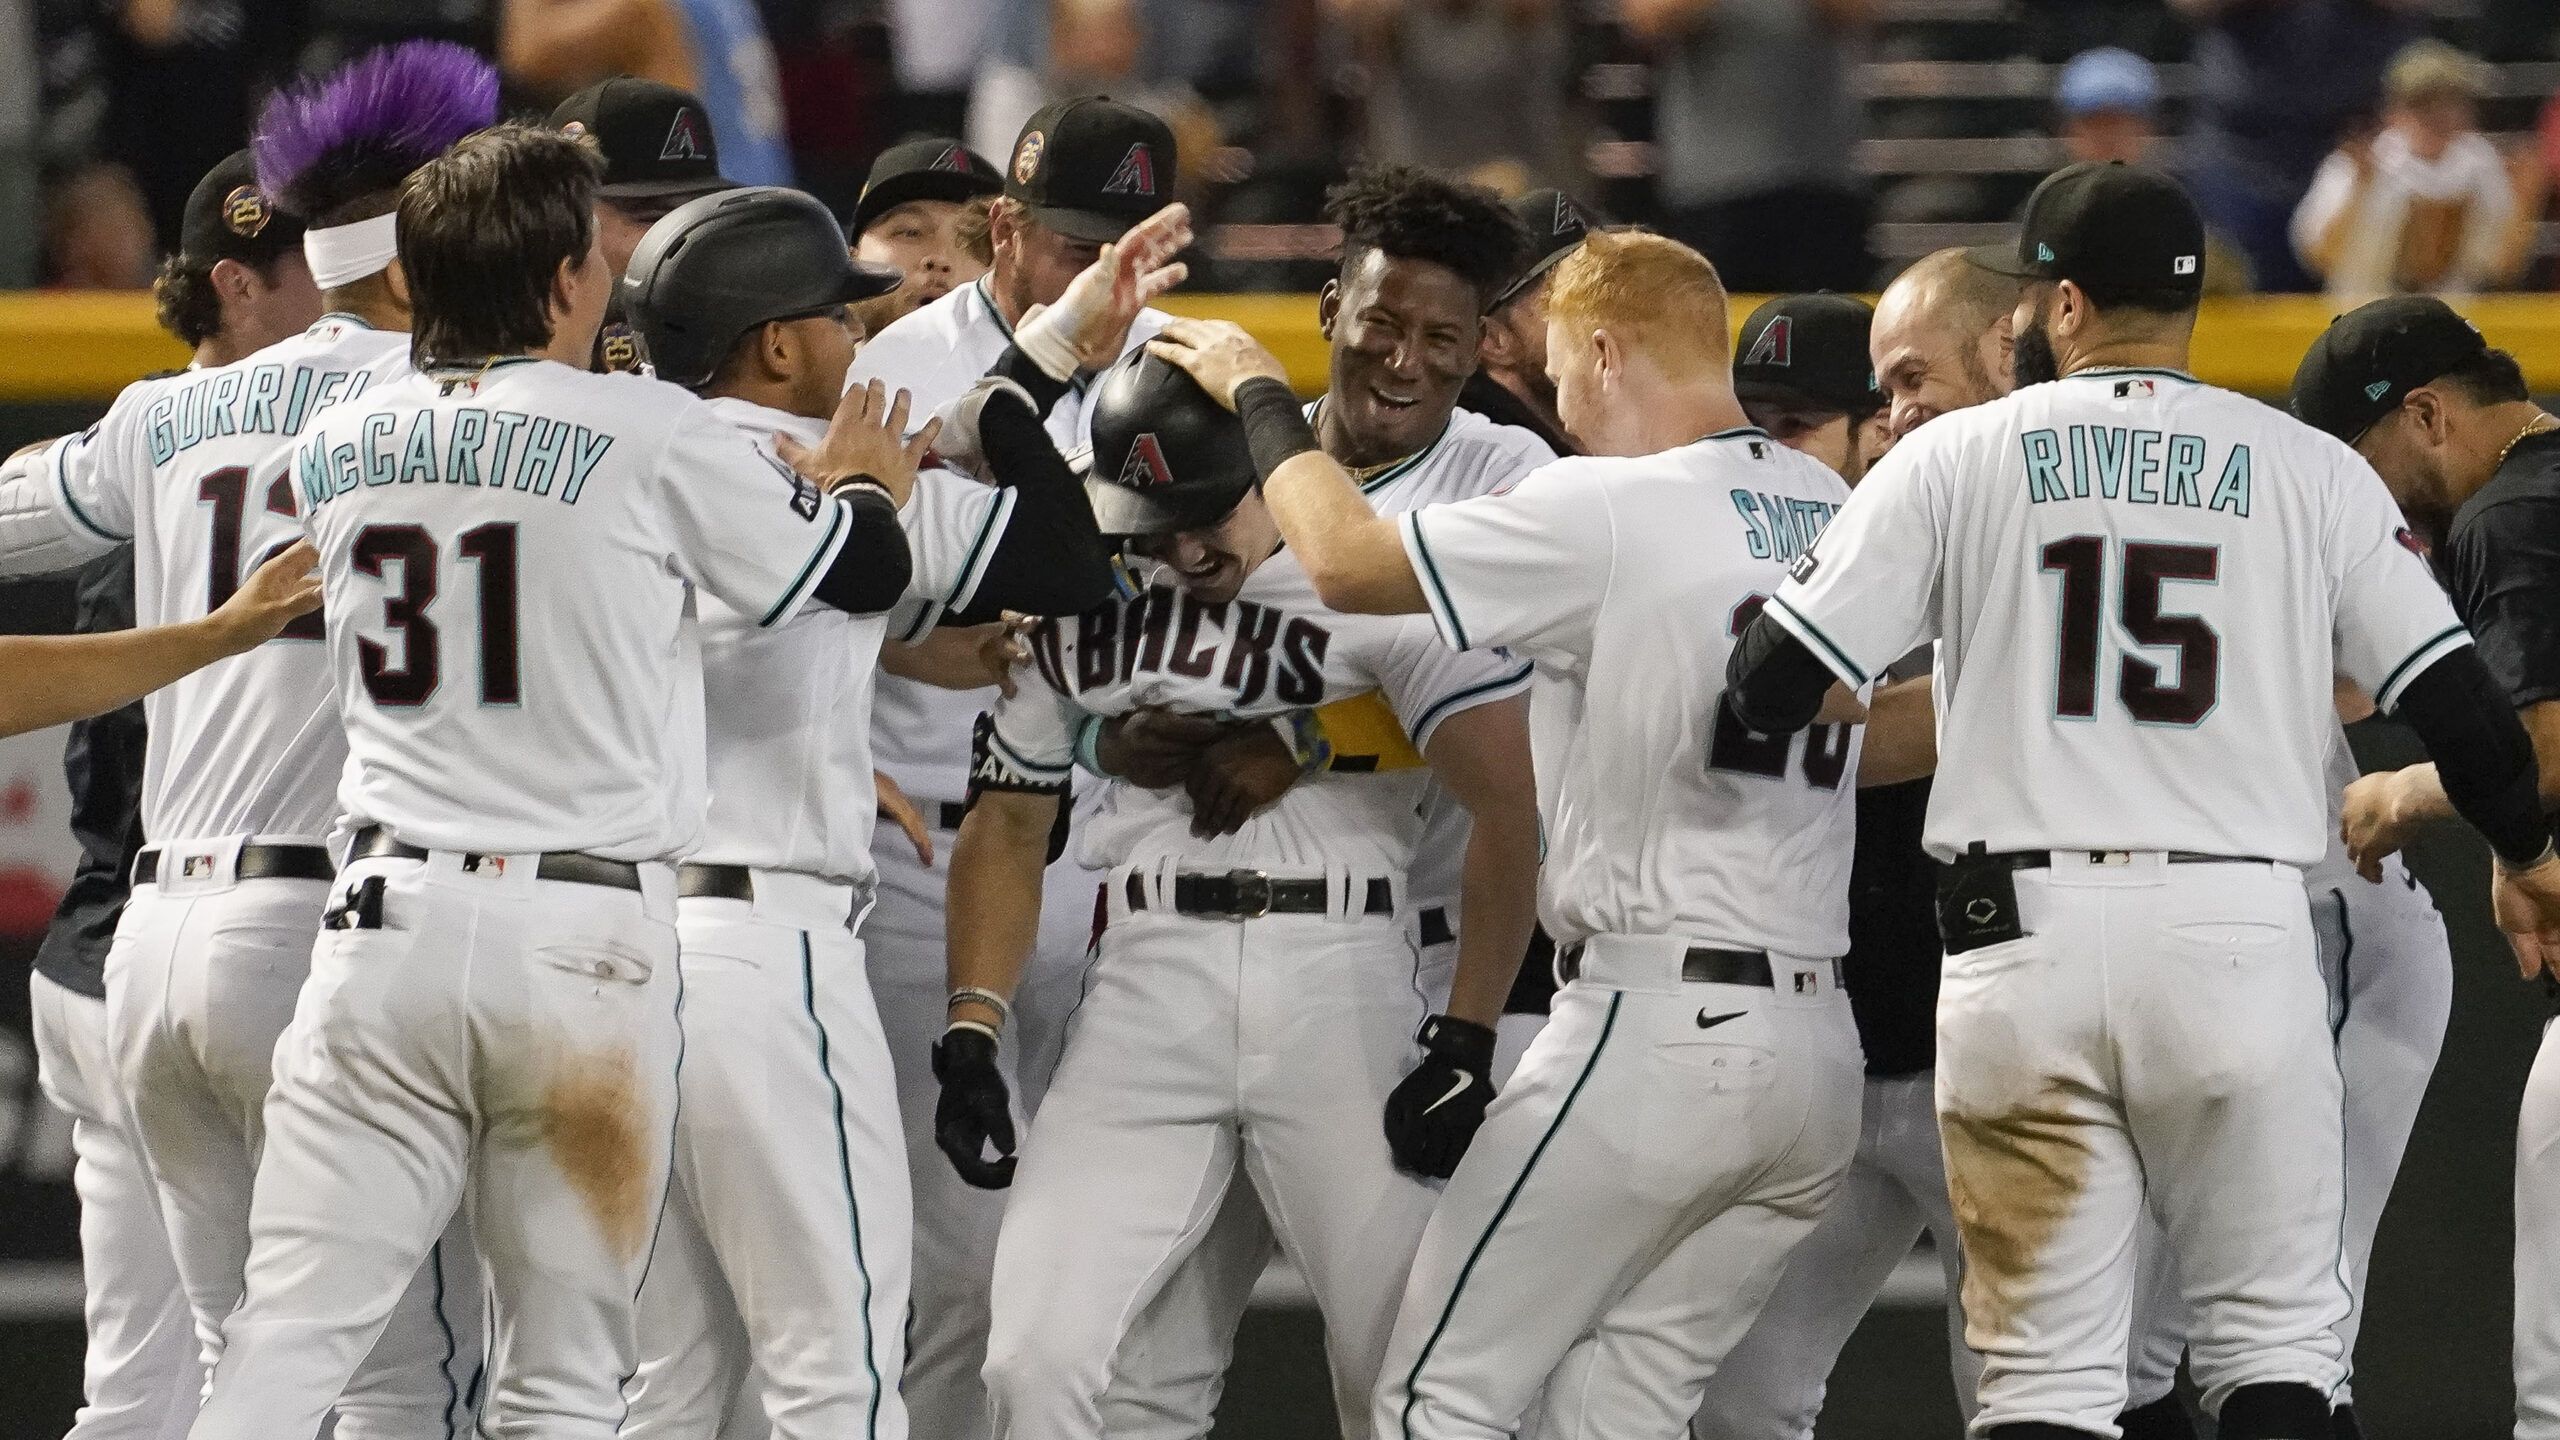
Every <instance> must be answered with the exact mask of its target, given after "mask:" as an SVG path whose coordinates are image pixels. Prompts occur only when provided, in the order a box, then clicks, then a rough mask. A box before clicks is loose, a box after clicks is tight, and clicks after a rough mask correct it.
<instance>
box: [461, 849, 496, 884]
mask: <svg viewBox="0 0 2560 1440" xmlns="http://www.w3.org/2000/svg"><path fill="white" fill-rule="evenodd" d="M462 873H463V874H465V875H488V876H491V877H494V878H496V879H500V880H503V879H505V878H506V876H507V857H506V856H504V855H465V856H463V857H462Z"/></svg>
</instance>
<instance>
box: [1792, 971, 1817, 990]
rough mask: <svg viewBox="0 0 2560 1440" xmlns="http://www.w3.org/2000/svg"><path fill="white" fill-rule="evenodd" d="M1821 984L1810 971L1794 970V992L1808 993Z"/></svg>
mask: <svg viewBox="0 0 2560 1440" xmlns="http://www.w3.org/2000/svg"><path fill="white" fill-rule="evenodd" d="M1821 984H1822V982H1821V981H1819V980H1816V979H1815V978H1814V977H1813V973H1812V972H1811V971H1808V970H1799V971H1797V972H1796V993H1797V994H1799V995H1810V994H1812V993H1813V992H1814V991H1815V990H1816V989H1818V988H1820V987H1821Z"/></svg>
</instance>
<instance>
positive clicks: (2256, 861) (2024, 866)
mask: <svg viewBox="0 0 2560 1440" xmlns="http://www.w3.org/2000/svg"><path fill="white" fill-rule="evenodd" d="M2056 853H2057V852H2055V851H2052V850H2008V851H2003V852H2001V853H2000V854H1997V855H1959V856H1957V857H1956V858H1955V859H1953V860H1950V861H1948V862H1947V863H1948V864H1950V865H1987V866H1990V867H1992V868H1994V869H1999V870H2046V869H2050V868H2052V866H2053V857H2054V855H2055V854H2056ZM2058 853H2060V854H2064V855H2074V854H2081V853H2085V854H2087V855H2088V857H2089V861H2090V863H2091V864H2098V863H2102V860H2101V857H2104V856H2108V855H2145V854H2150V853H2153V852H2150V851H2145V850H2130V851H2128V850H2090V851H2086V852H2082V851H2074V850H2064V851H2060V852H2058ZM2169 863H2170V864H2172V865H2273V864H2275V863H2277V862H2275V861H2273V860H2270V859H2268V858H2267V857H2266V856H2264V855H2199V854H2197V853H2196V852H2195V851H2193V850H2172V851H2170V852H2169Z"/></svg>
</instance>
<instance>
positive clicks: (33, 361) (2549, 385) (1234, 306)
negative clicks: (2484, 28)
mask: <svg viewBox="0 0 2560 1440" xmlns="http://www.w3.org/2000/svg"><path fill="white" fill-rule="evenodd" d="M1756 303H1758V297H1754V296H1737V297H1735V299H1734V302H1733V319H1734V322H1735V324H1737V325H1739V324H1740V323H1741V320H1742V317H1743V316H1745V315H1747V314H1749V313H1750V312H1751V307H1752V306H1753V305H1755V304H1756ZM1164 308H1166V309H1168V310H1171V311H1173V312H1174V313H1176V314H1180V315H1198V316H1209V317H1214V318H1218V319H1225V320H1233V321H1235V322H1237V323H1238V324H1241V325H1243V326H1244V327H1246V328H1247V329H1249V330H1251V331H1253V332H1254V334H1256V335H1258V336H1260V337H1261V338H1262V341H1263V343H1264V344H1267V345H1269V346H1270V347H1271V348H1272V351H1273V352H1274V353H1275V354H1277V355H1278V356H1279V357H1280V359H1281V360H1282V362H1283V363H1285V364H1287V365H1288V367H1289V378H1290V380H1291V382H1292V383H1294V384H1295V385H1296V386H1297V388H1298V389H1299V390H1300V391H1302V392H1304V393H1306V394H1310V395H1312V394H1314V393H1316V392H1317V391H1319V390H1321V389H1323V388H1324V374H1325V342H1324V337H1323V335H1321V334H1320V333H1318V332H1317V330H1316V302H1315V297H1314V296H1312V295H1173V296H1168V297H1166V300H1165V307H1164ZM2460 308H2461V309H2462V311H2463V313H2465V314H2467V315H2469V316H2470V317H2471V318H2472V319H2473V320H2475V321H2477V322H2478V323H2479V325H2480V328H2481V329H2482V330H2483V331H2485V332H2487V334H2488V336H2489V341H2490V343H2491V344H2493V345H2497V346H2499V347H2501V348H2503V349H2506V350H2509V351H2512V352H2514V354H2515V356H2516V358H2517V359H2518V360H2520V361H2522V362H2523V363H2524V370H2525V375H2526V376H2527V377H2528V378H2529V379H2531V380H2532V382H2533V386H2534V389H2535V390H2536V391H2537V392H2540V393H2543V394H2560V296H2555V295H2497V296H2488V297H2484V298H2481V299H2477V300H2468V301H2464V302H2462V303H2461V306H2460ZM2332 313H2334V312H2333V310H2332V308H2331V306H2330V305H2329V303H2328V302H2327V301H2325V300H2322V299H2320V298H2318V297H2316V296H2297V295H2284V296H2267V297H2245V298H2239V299H2229V300H2208V301H2206V302H2205V308H2204V317H2203V319H2202V320H2201V321H2200V322H2199V324H2198V326H2197V329H2196V350H2195V365H2194V368H2195V371H2196V373H2197V374H2198V375H2200V376H2202V377H2203V378H2204V379H2206V380H2209V381H2211V382H2213V383H2214V384H2216V385H2224V386H2228V387H2230V388H2231V389H2234V390H2245V391H2248V392H2249V393H2251V394H2253V395H2263V396H2270V397H2272V396H2276V395H2281V394H2282V393H2283V391H2284V389H2285V387H2286V386H2287V385H2289V384H2290V383H2291V382H2292V379H2293V369H2294V366H2295V365H2296V364H2297V363H2298V362H2299V361H2300V360H2301V359H2302V352H2303V350H2304V349H2305V348H2306V347H2307V346H2309V345H2310V343H2311V341H2312V338H2313V337H2314V336H2317V335H2318V334H2319V333H2320V331H2321V328H2322V327H2323V326H2325V325H2327V324H2328V323H2329V317H2330V316H2331V314H2332ZM184 363H186V351H185V350H184V348H182V347H181V346H180V345H179V344H178V342H176V341H175V340H172V339H170V338H169V337H168V336H167V335H165V334H163V333H162V332H161V330H160V327H159V326H158V325H157V324H156V323H154V321H153V319H152V314H151V297H150V296H148V295H145V294H141V293H139V292H130V293H128V292H96V291H83V292H63V293H53V292H45V291H20V292H13V293H0V403H6V402H18V403H25V402H30V401H95V402H102V401H105V400H107V399H109V398H112V397H113V396H114V394H115V393H116V391H118V390H119V389H121V388H123V387H124V386H125V385H126V384H128V383H129V382H131V381H133V380H135V379H137V378H139V377H141V376H143V375H146V374H149V373H150V372H152V371H154V370H165V369H168V368H170V367H171V366H175V365H182V364H184Z"/></svg>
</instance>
